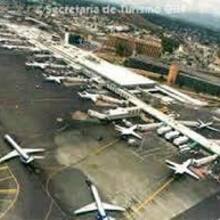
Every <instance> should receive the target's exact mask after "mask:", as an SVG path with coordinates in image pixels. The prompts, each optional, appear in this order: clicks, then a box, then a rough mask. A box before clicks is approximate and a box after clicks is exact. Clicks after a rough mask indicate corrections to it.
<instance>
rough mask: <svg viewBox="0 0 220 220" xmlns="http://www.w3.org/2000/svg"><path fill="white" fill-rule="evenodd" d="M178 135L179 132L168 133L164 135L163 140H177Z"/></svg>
mask: <svg viewBox="0 0 220 220" xmlns="http://www.w3.org/2000/svg"><path fill="white" fill-rule="evenodd" d="M179 135H180V132H179V131H170V132H167V133H166V134H165V138H166V139H167V140H168V141H170V140H172V139H174V138H177V137H178V136H179Z"/></svg>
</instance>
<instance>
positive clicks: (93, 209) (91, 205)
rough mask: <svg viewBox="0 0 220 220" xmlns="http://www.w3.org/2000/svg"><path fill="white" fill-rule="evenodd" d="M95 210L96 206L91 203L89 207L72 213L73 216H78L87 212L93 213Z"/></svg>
mask: <svg viewBox="0 0 220 220" xmlns="http://www.w3.org/2000/svg"><path fill="white" fill-rule="evenodd" d="M96 210H97V206H96V204H95V203H94V202H93V203H91V204H89V205H86V206H84V207H82V208H80V209H77V210H76V211H74V214H75V215H79V214H84V213H88V212H94V211H96Z"/></svg>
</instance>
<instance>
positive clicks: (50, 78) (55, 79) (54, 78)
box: [44, 75, 66, 84]
mask: <svg viewBox="0 0 220 220" xmlns="http://www.w3.org/2000/svg"><path fill="white" fill-rule="evenodd" d="M44 77H45V80H46V81H49V82H56V83H57V84H61V83H62V81H63V80H64V79H66V77H65V76H52V75H49V76H47V75H44Z"/></svg>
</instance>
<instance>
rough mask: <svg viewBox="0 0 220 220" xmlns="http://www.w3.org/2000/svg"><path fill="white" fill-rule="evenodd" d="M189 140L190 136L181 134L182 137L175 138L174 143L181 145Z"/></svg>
mask: <svg viewBox="0 0 220 220" xmlns="http://www.w3.org/2000/svg"><path fill="white" fill-rule="evenodd" d="M188 141H189V138H188V137H186V136H181V137H178V138H176V139H174V141H173V144H174V145H176V146H180V145H183V144H186V143H187V142H188Z"/></svg>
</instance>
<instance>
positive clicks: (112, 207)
mask: <svg viewBox="0 0 220 220" xmlns="http://www.w3.org/2000/svg"><path fill="white" fill-rule="evenodd" d="M102 205H103V208H104V209H105V210H106V211H119V212H124V211H125V209H124V208H122V207H120V206H116V205H111V204H108V203H102Z"/></svg>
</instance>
